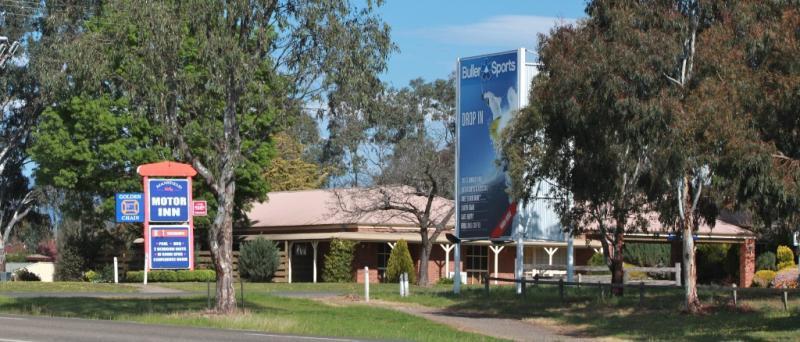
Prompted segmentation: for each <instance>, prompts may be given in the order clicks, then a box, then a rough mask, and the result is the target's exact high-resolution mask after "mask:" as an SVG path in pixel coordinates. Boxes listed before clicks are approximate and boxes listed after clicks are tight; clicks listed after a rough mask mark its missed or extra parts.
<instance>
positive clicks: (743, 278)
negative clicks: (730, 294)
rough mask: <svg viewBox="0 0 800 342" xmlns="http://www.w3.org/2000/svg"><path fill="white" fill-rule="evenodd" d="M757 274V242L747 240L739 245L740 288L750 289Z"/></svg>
mask: <svg viewBox="0 0 800 342" xmlns="http://www.w3.org/2000/svg"><path fill="white" fill-rule="evenodd" d="M755 272H756V240H755V239H747V240H745V242H744V243H742V244H740V245H739V287H750V285H752V284H753V276H754V274H755Z"/></svg>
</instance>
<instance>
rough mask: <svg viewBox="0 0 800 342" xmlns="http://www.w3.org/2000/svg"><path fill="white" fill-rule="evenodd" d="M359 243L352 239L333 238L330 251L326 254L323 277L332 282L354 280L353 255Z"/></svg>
mask: <svg viewBox="0 0 800 342" xmlns="http://www.w3.org/2000/svg"><path fill="white" fill-rule="evenodd" d="M356 245H357V243H356V242H355V241H350V240H339V239H333V240H331V246H330V249H329V250H328V253H326V254H325V268H324V269H323V271H322V279H323V280H325V281H326V282H330V283H346V282H352V281H353V257H354V254H355V249H356Z"/></svg>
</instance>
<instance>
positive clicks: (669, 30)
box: [504, 1, 681, 295]
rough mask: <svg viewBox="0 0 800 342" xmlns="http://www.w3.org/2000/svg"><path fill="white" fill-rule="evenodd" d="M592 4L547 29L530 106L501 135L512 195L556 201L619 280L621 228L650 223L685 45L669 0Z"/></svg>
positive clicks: (621, 272)
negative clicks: (651, 185)
mask: <svg viewBox="0 0 800 342" xmlns="http://www.w3.org/2000/svg"><path fill="white" fill-rule="evenodd" d="M586 11H587V14H588V15H589V16H588V18H587V19H586V20H582V21H580V22H578V23H577V24H574V25H565V26H561V27H557V28H555V29H553V30H552V31H551V32H550V34H549V35H547V36H541V37H540V40H539V46H538V51H537V52H538V55H539V63H540V66H539V68H540V69H539V71H540V72H539V74H538V76H537V77H536V78H535V79H534V80H533V84H532V90H531V93H530V105H529V106H528V107H527V108H525V109H523V110H522V112H521V113H520V115H518V116H517V117H516V119H515V120H514V123H513V125H512V126H511V128H510V129H509V130H508V131H507V132H506V134H505V142H504V143H505V145H506V148H505V150H506V157H508V158H509V160H510V165H511V166H510V172H511V174H512V178H513V179H514V180H515V181H513V182H512V183H513V184H514V185H515V186H514V192H515V197H517V198H522V199H526V200H528V199H534V198H537V197H546V198H552V199H554V209H555V210H556V212H557V213H558V214H559V215H560V216H561V218H562V221H563V223H564V225H565V226H572V227H574V229H572V232H573V233H578V232H584V233H586V234H589V235H590V236H597V237H598V239H599V240H600V242H601V244H602V247H603V254H604V256H605V260H606V263H607V265H608V267H609V270H610V271H611V274H612V283H614V284H621V283H622V282H623V276H624V270H623V246H624V235H625V233H626V232H630V231H637V230H647V228H648V225H647V219H648V215H649V214H650V213H651V210H652V208H651V207H650V206H649V205H648V203H649V202H648V201H649V200H648V197H647V187H646V186H645V183H646V178H647V177H648V170H649V169H650V168H651V167H652V163H653V158H654V155H655V151H656V150H657V145H658V144H660V142H661V141H662V139H663V138H664V136H665V134H666V133H667V132H668V129H667V128H668V124H669V118H668V116H667V115H665V113H664V109H663V106H662V101H663V96H664V93H665V92H667V91H668V87H669V82H668V81H667V79H665V78H664V77H663V75H664V74H665V73H667V72H670V71H671V70H672V69H673V60H674V56H675V55H676V54H678V53H679V51H680V44H679V41H677V40H676V39H675V35H674V34H673V28H674V27H679V26H680V24H681V22H680V21H679V20H676V13H675V11H674V10H673V9H672V6H671V2H670V1H630V2H613V1H594V2H591V3H590V4H589V5H588V6H587V9H586ZM543 182H545V183H551V185H550V186H547V187H542V183H543ZM542 189H549V190H542ZM542 191H546V192H547V193H542ZM614 293H616V294H618V295H621V294H622V288H621V287H617V288H615V291H614Z"/></svg>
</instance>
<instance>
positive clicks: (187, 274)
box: [125, 270, 217, 283]
mask: <svg viewBox="0 0 800 342" xmlns="http://www.w3.org/2000/svg"><path fill="white" fill-rule="evenodd" d="M216 277H217V276H216V272H214V271H213V270H191V271H190V270H179V271H170V270H155V271H150V272H149V273H148V274H147V281H149V282H154V283H167V282H208V281H214V280H215V279H216ZM125 281H126V282H129V283H140V282H142V281H144V271H128V272H127V273H125Z"/></svg>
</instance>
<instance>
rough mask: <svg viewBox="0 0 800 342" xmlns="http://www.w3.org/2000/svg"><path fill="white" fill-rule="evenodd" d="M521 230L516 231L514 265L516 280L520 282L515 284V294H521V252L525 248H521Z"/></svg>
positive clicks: (522, 256)
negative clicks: (515, 258)
mask: <svg viewBox="0 0 800 342" xmlns="http://www.w3.org/2000/svg"><path fill="white" fill-rule="evenodd" d="M521 229H522V228H521V227H520V228H518V231H517V260H516V263H515V266H516V278H517V279H518V280H520V282H518V283H517V294H522V282H521V280H522V279H523V274H522V272H523V271H522V261H523V258H524V255H523V251H522V250H523V249H524V248H525V246H523V242H522V231H521Z"/></svg>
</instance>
